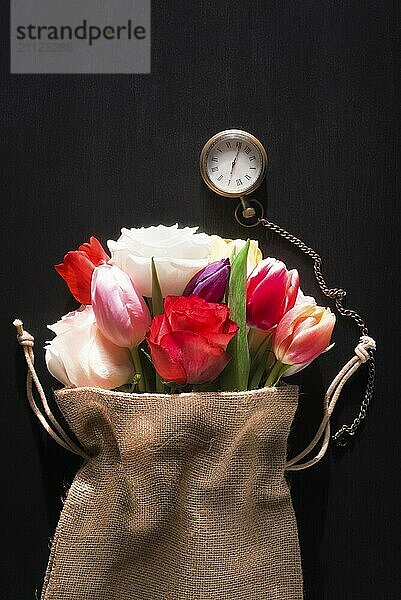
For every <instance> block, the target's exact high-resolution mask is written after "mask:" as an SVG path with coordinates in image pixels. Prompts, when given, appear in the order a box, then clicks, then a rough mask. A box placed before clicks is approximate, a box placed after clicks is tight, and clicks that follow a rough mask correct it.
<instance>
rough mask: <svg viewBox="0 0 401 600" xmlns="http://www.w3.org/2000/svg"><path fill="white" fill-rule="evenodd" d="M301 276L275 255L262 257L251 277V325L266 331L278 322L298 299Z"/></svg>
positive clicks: (248, 312)
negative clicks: (288, 269)
mask: <svg viewBox="0 0 401 600" xmlns="http://www.w3.org/2000/svg"><path fill="white" fill-rule="evenodd" d="M298 289H299V275H298V271H297V270H296V269H293V270H291V271H287V268H286V266H285V264H284V263H283V262H281V261H280V260H277V259H275V258H266V259H264V260H262V261H261V262H260V263H259V264H258V265H257V266H256V267H255V269H254V270H253V271H252V273H251V274H250V276H249V277H248V282H247V292H246V311H247V324H248V325H250V326H251V327H256V328H258V329H262V330H264V331H269V330H270V329H272V327H274V326H275V325H277V323H278V322H279V321H280V319H281V318H282V317H283V315H285V313H286V312H287V311H288V310H289V309H291V308H292V307H293V306H294V304H295V301H296V298H297V294H298Z"/></svg>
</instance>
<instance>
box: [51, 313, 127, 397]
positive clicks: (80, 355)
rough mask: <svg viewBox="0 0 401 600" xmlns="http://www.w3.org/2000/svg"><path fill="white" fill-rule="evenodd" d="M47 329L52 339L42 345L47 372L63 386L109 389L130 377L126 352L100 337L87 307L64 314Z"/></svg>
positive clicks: (93, 317) (121, 383)
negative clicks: (44, 349)
mask: <svg viewBox="0 0 401 600" xmlns="http://www.w3.org/2000/svg"><path fill="white" fill-rule="evenodd" d="M48 328H49V329H50V330H51V331H53V332H54V333H55V334H56V337H55V338H54V339H53V340H51V341H50V342H46V364H47V368H48V369H49V371H50V373H51V374H52V375H53V377H55V378H56V379H58V380H59V381H61V383H64V385H66V386H69V387H81V386H94V387H100V388H104V389H112V388H115V387H119V386H120V385H123V384H124V383H127V382H128V381H129V380H130V378H131V377H132V375H133V371H134V367H133V364H132V361H131V358H130V354H129V351H128V350H127V349H126V348H120V347H119V346H116V345H115V344H113V343H112V342H110V341H109V340H108V339H106V338H105V337H104V336H103V335H102V334H101V333H100V331H99V329H98V328H97V325H96V321H95V316H94V313H93V309H92V307H91V306H86V307H85V308H83V309H80V310H76V311H73V312H70V313H68V314H67V315H65V316H64V317H62V318H61V320H60V321H58V322H57V323H54V325H48Z"/></svg>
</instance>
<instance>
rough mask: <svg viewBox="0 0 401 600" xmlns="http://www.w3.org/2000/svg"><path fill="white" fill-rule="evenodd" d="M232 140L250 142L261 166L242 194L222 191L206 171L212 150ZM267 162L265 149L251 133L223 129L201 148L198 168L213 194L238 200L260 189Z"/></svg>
mask: <svg viewBox="0 0 401 600" xmlns="http://www.w3.org/2000/svg"><path fill="white" fill-rule="evenodd" d="M232 139H235V140H236V141H246V142H251V143H252V144H253V145H254V146H255V147H256V149H257V150H258V152H259V156H260V160H261V165H262V168H261V171H260V173H259V175H258V177H257V179H256V180H255V181H254V182H253V183H252V184H251V185H250V186H249V187H248V188H246V190H245V191H244V192H242V193H240V194H239V193H235V192H233V193H231V192H225V191H223V190H222V189H221V188H219V187H218V186H217V185H216V184H215V183H214V182H213V181H212V180H211V179H210V177H209V173H208V170H207V160H208V157H209V155H210V152H211V151H212V150H213V148H214V147H215V146H216V145H217V144H219V143H220V142H222V141H227V140H232ZM267 161H268V158H267V152H266V149H265V147H264V146H263V144H262V143H261V142H260V141H259V140H258V138H257V137H255V136H254V135H252V133H248V132H247V131H243V130H242V129H225V130H224V131H219V132H218V133H216V134H215V135H213V136H212V137H211V138H210V139H209V140H208V141H207V142H206V144H205V145H204V146H203V148H202V151H201V153H200V158H199V166H200V173H201V175H202V179H203V181H204V182H205V183H206V185H207V186H208V187H209V188H210V189H211V190H212V191H213V192H215V193H216V194H219V196H224V197H225V198H240V197H241V196H248V195H249V194H251V193H252V192H254V191H255V190H256V189H257V188H258V187H260V185H261V183H262V181H263V180H264V178H265V176H266V169H267Z"/></svg>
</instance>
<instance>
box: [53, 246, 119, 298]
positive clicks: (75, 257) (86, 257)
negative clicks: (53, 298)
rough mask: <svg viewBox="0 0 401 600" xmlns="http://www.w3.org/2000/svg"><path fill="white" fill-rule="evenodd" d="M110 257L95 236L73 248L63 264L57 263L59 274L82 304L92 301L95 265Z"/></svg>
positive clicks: (104, 261) (56, 267)
mask: <svg viewBox="0 0 401 600" xmlns="http://www.w3.org/2000/svg"><path fill="white" fill-rule="evenodd" d="M108 260H110V257H109V255H108V254H106V252H105V251H104V250H103V248H102V245H101V243H100V242H99V240H97V239H96V238H95V237H94V236H92V237H91V238H90V240H89V243H85V244H82V245H81V246H79V248H78V250H71V251H70V252H67V254H66V255H65V256H64V260H63V262H62V263H61V264H59V265H55V267H54V268H55V269H56V271H57V273H58V274H59V275H61V277H62V278H63V279H64V280H65V281H66V282H67V285H68V287H69V288H70V292H71V293H72V295H73V296H74V298H75V299H76V300H78V302H80V303H81V304H90V303H91V281H92V273H93V270H94V268H95V267H98V266H99V265H101V264H103V263H107V261H108Z"/></svg>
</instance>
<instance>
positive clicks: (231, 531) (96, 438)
mask: <svg viewBox="0 0 401 600" xmlns="http://www.w3.org/2000/svg"><path fill="white" fill-rule="evenodd" d="M108 248H109V251H110V254H108V253H107V252H106V251H105V250H104V249H103V247H102V246H101V244H100V243H99V241H98V240H97V239H96V238H94V237H92V238H91V239H90V241H89V243H85V244H83V245H82V246H80V247H79V248H78V250H75V251H71V252H68V253H67V254H66V255H65V257H64V260H63V262H62V263H61V264H59V265H57V266H56V270H57V272H58V273H59V274H60V275H61V276H62V277H63V278H64V279H65V281H66V282H67V284H68V287H69V289H70V290H71V292H72V294H73V296H74V297H75V299H76V300H77V301H78V302H79V304H80V307H79V308H77V310H75V311H73V312H71V313H69V314H68V315H66V316H64V317H62V319H61V320H60V321H59V322H58V323H55V324H54V325H51V326H50V329H51V330H52V331H53V332H54V333H55V337H54V338H53V339H52V340H51V341H50V342H48V343H47V345H46V362H47V366H48V369H49V371H50V372H51V373H52V374H53V375H54V376H55V377H56V378H57V379H58V380H59V381H60V382H62V383H63V384H64V386H65V387H63V388H62V389H60V390H57V391H56V392H55V397H56V401H57V404H58V406H59V408H60V411H61V412H62V414H63V416H64V418H65V421H66V422H67V424H68V425H69V427H70V428H71V430H72V432H73V433H74V435H75V438H76V440H75V441H74V440H73V439H72V438H71V437H70V436H69V435H67V434H66V433H65V431H64V430H63V428H62V427H60V425H59V424H58V423H57V421H56V420H55V418H54V416H53V415H52V413H51V411H50V409H49V406H48V404H47V401H46V398H45V396H44V393H43V388H41V386H40V383H39V380H38V378H37V375H36V373H35V370H34V367H33V350H32V345H33V338H32V336H30V335H29V334H27V333H26V332H24V331H23V330H22V323H21V322H17V323H16V325H17V327H18V328H19V340H20V343H21V344H23V345H24V351H25V356H26V358H27V363H28V367H29V369H30V372H29V374H28V398H29V400H30V403H31V406H32V408H33V409H34V410H35V412H36V414H37V416H38V417H39V418H40V420H41V422H42V424H45V423H46V421H45V419H44V417H43V415H42V414H41V413H40V411H39V409H38V407H37V405H36V403H35V401H34V399H33V395H32V381H33V382H34V383H35V385H36V387H37V389H38V391H39V395H40V397H41V400H42V403H43V406H44V410H45V412H46V415H47V417H48V419H49V421H50V425H49V424H48V423H47V424H45V426H46V428H47V430H48V431H49V433H50V434H51V435H52V437H53V438H54V439H55V440H56V441H58V442H59V443H60V444H62V445H63V446H64V447H66V448H68V449H70V450H72V451H73V452H76V453H78V454H81V455H82V456H83V457H84V459H85V460H84V463H83V465H82V466H81V468H80V470H79V471H78V473H77V475H76V476H75V479H74V481H73V483H72V485H71V487H70V489H69V492H68V495H67V498H66V501H65V503H64V507H63V510H62V513H61V516H60V520H59V523H58V526H57V530H56V533H55V537H54V540H53V544H52V548H51V554H50V559H49V565H48V568H47V572H46V578H45V582H44V587H43V593H42V600H67V599H68V600H82V599H83V598H96V600H133V599H135V600H195V599H196V600H200V599H201V600H220V599H222V598H224V599H225V600H250V598H252V600H262V599H265V598H269V599H270V600H301V599H302V598H303V589H302V587H303V586H302V571H301V560H300V552H299V543H298V535H297V527H296V520H295V515H294V511H293V508H292V504H291V497H290V493H289V489H288V486H287V483H286V479H285V469H286V468H288V466H289V464H291V465H294V459H293V460H292V461H290V462H287V463H286V450H287V438H288V435H289V430H290V427H291V423H292V420H293V416H294V413H295V410H296V407H297V401H298V388H297V387H296V386H294V385H289V384H287V383H285V384H284V383H281V384H280V385H278V384H279V382H280V381H281V378H283V377H284V378H285V377H287V376H289V375H292V374H293V373H295V372H296V371H299V370H300V369H303V368H304V367H306V366H307V365H308V364H310V362H311V361H313V360H314V359H315V358H316V357H317V356H319V355H320V354H321V353H322V352H325V351H326V350H327V349H328V348H329V347H330V337H331V334H332V330H333V326H334V323H335V317H334V315H333V314H332V313H331V311H330V310H329V309H328V308H322V307H320V306H317V304H316V302H315V300H314V299H313V298H311V297H308V296H305V295H304V294H303V293H302V291H301V290H300V286H299V275H298V272H297V271H296V270H295V269H293V270H287V268H286V266H285V265H284V264H283V263H282V262H281V261H279V260H277V259H275V258H263V257H262V254H261V251H260V249H259V248H258V244H257V242H256V241H253V240H246V241H245V240H224V239H222V238H220V237H218V236H216V235H206V234H205V233H198V232H197V228H189V227H185V228H182V229H180V228H178V226H177V225H175V226H173V227H165V226H162V225H159V226H157V227H149V228H140V229H123V230H122V234H121V236H120V238H119V239H118V240H117V241H109V242H108ZM325 426H326V427H327V421H326V423H325ZM323 429H324V428H323ZM326 430H327V429H326ZM78 444H79V445H78ZM311 447H313V446H311V445H310V446H309V447H308V448H307V451H308V450H310V448H311ZM291 468H292V469H293V470H295V468H296V466H292V467H291Z"/></svg>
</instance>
